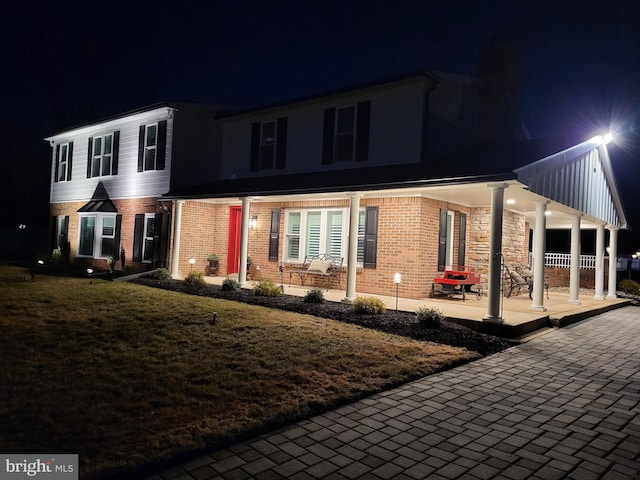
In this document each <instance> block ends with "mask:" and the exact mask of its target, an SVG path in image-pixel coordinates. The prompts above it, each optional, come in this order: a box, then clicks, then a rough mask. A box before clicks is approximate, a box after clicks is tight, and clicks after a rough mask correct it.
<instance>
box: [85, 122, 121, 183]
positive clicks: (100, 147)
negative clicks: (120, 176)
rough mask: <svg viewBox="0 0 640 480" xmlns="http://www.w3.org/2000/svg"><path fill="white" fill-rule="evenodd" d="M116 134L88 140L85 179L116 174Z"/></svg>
mask: <svg viewBox="0 0 640 480" xmlns="http://www.w3.org/2000/svg"><path fill="white" fill-rule="evenodd" d="M118 134H119V132H114V133H109V134H107V135H100V136H96V137H92V138H90V139H89V152H88V158H87V178H91V177H101V176H107V175H116V174H117V173H118V137H119V135H118Z"/></svg>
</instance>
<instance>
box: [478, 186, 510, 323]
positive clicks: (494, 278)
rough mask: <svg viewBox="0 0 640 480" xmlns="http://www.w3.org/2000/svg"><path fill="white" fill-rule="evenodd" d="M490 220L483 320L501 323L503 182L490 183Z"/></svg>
mask: <svg viewBox="0 0 640 480" xmlns="http://www.w3.org/2000/svg"><path fill="white" fill-rule="evenodd" d="M488 186H489V187H490V188H491V220H490V227H489V228H490V234H489V296H488V300H489V304H488V306H487V314H486V315H485V316H484V317H483V318H482V320H483V321H485V322H493V323H501V322H502V316H501V312H500V295H501V293H502V292H501V291H500V276H501V274H502V219H503V217H504V190H505V188H507V185H506V184H504V183H500V184H490V185H488Z"/></svg>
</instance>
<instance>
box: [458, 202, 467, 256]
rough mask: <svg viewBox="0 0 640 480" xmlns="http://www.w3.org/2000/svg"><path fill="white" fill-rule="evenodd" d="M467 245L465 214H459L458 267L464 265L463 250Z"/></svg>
mask: <svg viewBox="0 0 640 480" xmlns="http://www.w3.org/2000/svg"><path fill="white" fill-rule="evenodd" d="M466 245H467V214H466V213H461V214H460V236H459V238H458V265H460V266H463V265H464V264H465V261H464V257H465V253H466V252H465V250H466Z"/></svg>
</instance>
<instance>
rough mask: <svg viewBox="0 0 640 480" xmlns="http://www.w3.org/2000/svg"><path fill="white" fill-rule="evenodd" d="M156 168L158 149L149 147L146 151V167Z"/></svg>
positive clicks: (149, 168) (148, 168)
mask: <svg viewBox="0 0 640 480" xmlns="http://www.w3.org/2000/svg"><path fill="white" fill-rule="evenodd" d="M155 168H156V149H155V148H152V149H147V150H146V151H145V153H144V169H145V170H155Z"/></svg>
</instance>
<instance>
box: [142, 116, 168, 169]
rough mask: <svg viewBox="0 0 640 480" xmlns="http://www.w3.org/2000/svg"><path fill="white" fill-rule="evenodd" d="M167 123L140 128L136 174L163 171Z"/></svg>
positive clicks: (164, 121) (162, 122)
mask: <svg viewBox="0 0 640 480" xmlns="http://www.w3.org/2000/svg"><path fill="white" fill-rule="evenodd" d="M166 137H167V121H166V120H162V121H160V122H158V123H151V124H148V125H141V126H140V134H139V138H138V172H145V171H151V170H164V168H165V154H166Z"/></svg>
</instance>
